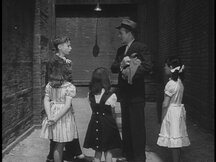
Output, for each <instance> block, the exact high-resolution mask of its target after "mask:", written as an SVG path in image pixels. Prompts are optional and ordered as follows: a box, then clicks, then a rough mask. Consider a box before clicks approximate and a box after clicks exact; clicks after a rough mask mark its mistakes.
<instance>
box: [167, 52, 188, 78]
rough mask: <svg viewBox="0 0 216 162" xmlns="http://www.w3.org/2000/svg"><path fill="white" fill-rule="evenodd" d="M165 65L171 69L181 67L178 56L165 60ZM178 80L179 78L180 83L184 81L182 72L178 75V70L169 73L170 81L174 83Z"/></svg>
mask: <svg viewBox="0 0 216 162" xmlns="http://www.w3.org/2000/svg"><path fill="white" fill-rule="evenodd" d="M165 63H166V64H167V65H168V66H169V67H170V66H172V68H175V67H178V66H180V68H181V67H182V66H183V64H182V61H181V59H180V58H179V57H178V56H170V57H168V58H167V59H166V60H165ZM178 78H180V79H181V80H182V81H183V80H184V71H182V72H181V73H179V70H175V71H174V72H173V73H171V79H172V80H174V81H177V80H178Z"/></svg>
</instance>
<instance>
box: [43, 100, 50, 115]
mask: <svg viewBox="0 0 216 162" xmlns="http://www.w3.org/2000/svg"><path fill="white" fill-rule="evenodd" d="M44 109H45V111H46V115H47V118H48V119H50V118H51V116H50V98H49V97H48V96H45V97H44Z"/></svg>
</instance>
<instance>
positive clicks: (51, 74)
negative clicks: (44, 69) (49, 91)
mask: <svg viewBox="0 0 216 162" xmlns="http://www.w3.org/2000/svg"><path fill="white" fill-rule="evenodd" d="M48 81H49V82H50V85H51V87H53V88H59V87H60V86H61V85H62V84H63V82H64V81H68V82H72V72H71V69H70V68H69V67H68V65H67V64H66V63H65V61H64V60H62V59H61V58H59V57H58V56H56V55H54V56H53V58H52V59H50V61H49V62H48Z"/></svg>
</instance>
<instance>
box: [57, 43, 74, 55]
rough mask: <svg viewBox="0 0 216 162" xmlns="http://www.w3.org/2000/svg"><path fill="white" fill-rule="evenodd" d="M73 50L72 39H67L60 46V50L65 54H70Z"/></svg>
mask: <svg viewBox="0 0 216 162" xmlns="http://www.w3.org/2000/svg"><path fill="white" fill-rule="evenodd" d="M71 50H72V47H71V43H70V41H67V42H65V43H63V44H61V45H60V46H59V51H61V52H62V53H64V54H65V55H68V54H70V51H71Z"/></svg>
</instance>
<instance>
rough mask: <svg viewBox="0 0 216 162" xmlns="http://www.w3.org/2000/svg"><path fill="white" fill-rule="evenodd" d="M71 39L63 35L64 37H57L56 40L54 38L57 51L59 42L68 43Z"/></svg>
mask: <svg viewBox="0 0 216 162" xmlns="http://www.w3.org/2000/svg"><path fill="white" fill-rule="evenodd" d="M68 41H70V38H68V37H66V36H62V37H56V38H55V39H54V40H53V46H54V48H55V50H56V51H58V45H59V44H62V43H66V42H68Z"/></svg>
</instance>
